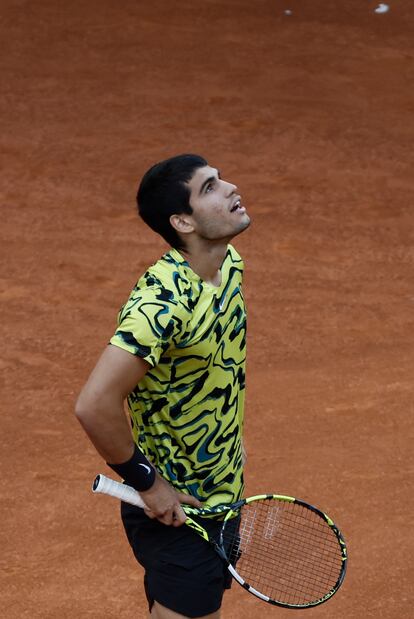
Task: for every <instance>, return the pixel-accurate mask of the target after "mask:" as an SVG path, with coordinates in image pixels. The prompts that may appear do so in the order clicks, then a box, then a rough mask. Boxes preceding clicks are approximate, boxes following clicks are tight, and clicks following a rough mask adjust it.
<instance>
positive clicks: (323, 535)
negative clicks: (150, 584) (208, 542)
mask: <svg viewBox="0 0 414 619" xmlns="http://www.w3.org/2000/svg"><path fill="white" fill-rule="evenodd" d="M219 544H220V546H221V549H222V552H223V554H225V556H226V560H227V562H228V564H229V570H230V572H231V573H232V576H233V577H234V578H235V579H236V580H237V582H238V583H239V584H240V585H242V586H243V587H244V588H245V589H247V590H248V591H249V592H250V593H253V594H254V595H256V596H257V597H259V598H260V599H262V600H265V601H266V602H269V603H270V604H275V605H277V606H282V607H284V608H296V609H301V608H302V609H303V608H309V607H313V606H317V605H319V604H322V603H323V602H326V601H327V600H329V599H330V598H331V597H332V596H333V595H334V594H335V593H336V592H337V591H338V589H339V587H340V586H341V584H342V582H343V580H344V578H345V573H346V566H347V548H346V545H345V540H344V538H343V536H342V534H341V532H340V531H339V529H338V527H337V526H336V525H335V524H334V523H333V521H332V520H331V519H330V518H329V516H327V515H326V514H324V513H323V512H322V511H320V510H319V509H317V508H316V507H314V506H313V505H310V504H308V503H306V502H304V501H301V500H300V499H296V498H294V497H289V496H284V495H272V494H268V495H259V496H254V497H249V498H247V499H244V500H243V501H240V502H239V503H238V504H237V506H233V508H232V509H231V510H230V511H228V512H227V513H226V514H225V517H224V522H223V527H222V531H221V535H220V541H219Z"/></svg>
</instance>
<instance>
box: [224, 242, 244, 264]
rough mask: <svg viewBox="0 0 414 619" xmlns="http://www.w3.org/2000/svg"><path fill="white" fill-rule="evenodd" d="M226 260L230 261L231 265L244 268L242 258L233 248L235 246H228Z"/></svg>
mask: <svg viewBox="0 0 414 619" xmlns="http://www.w3.org/2000/svg"><path fill="white" fill-rule="evenodd" d="M226 260H229V261H230V262H231V263H233V264H236V265H238V266H239V267H240V268H241V269H243V268H244V262H243V258H242V257H241V255H240V254H239V252H238V251H237V249H236V248H235V247H233V245H228V246H227V254H226Z"/></svg>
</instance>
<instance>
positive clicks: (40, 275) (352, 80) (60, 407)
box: [0, 0, 414, 619]
mask: <svg viewBox="0 0 414 619" xmlns="http://www.w3.org/2000/svg"><path fill="white" fill-rule="evenodd" d="M376 5H377V3H376V2H371V1H370V0H347V1H346V2H339V1H337V0H335V1H334V0H329V1H328V0H324V1H322V0H312V1H311V0H309V1H308V0H303V1H299V0H295V1H293V0H291V1H289V2H287V1H286V2H284V1H282V0H280V1H278V0H272V1H271V0H253V1H252V0H203V1H202V2H197V1H196V0H181V2H180V3H175V2H172V1H171V2H170V1H169V0H152V1H151V2H143V1H138V0H135V1H132V0H126V1H124V2H117V1H116V0H112V1H110V0H101V1H100V2H98V1H97V0H91V1H88V2H81V1H80V0H72V1H71V2H68V3H65V2H60V1H57V2H56V1H52V0H43V1H39V2H28V1H24V0H14V1H13V0H3V2H2V3H1V15H0V37H1V41H2V43H1V46H2V52H1V56H0V71H1V77H0V80H1V89H0V102H1V118H2V130H1V134H0V141H1V169H2V173H1V227H2V232H1V236H2V240H1V250H0V251H1V265H2V273H1V280H0V283H1V289H0V299H1V309H2V320H1V339H2V347H1V352H0V367H1V376H2V378H1V380H2V383H1V393H2V395H1V408H2V413H1V422H0V423H1V464H2V475H1V482H0V483H1V510H2V526H1V537H2V540H1V549H2V552H1V558H0V570H1V572H0V573H1V577H0V578H1V584H0V592H1V593H0V599H1V608H2V610H1V611H0V613H1V615H2V617H5V619H21V618H23V617H30V618H39V619H40V618H41V619H49V618H53V619H54V618H59V619H81V618H87V617H88V618H93V619H110V618H114V619H115V618H116V619H133V618H141V617H145V604H144V598H143V594H142V588H141V579H142V573H141V571H140V568H139V567H138V566H137V565H136V564H135V561H134V559H133V557H132V553H131V552H130V550H129V547H128V545H127V542H126V538H125V537H124V534H123V531H122V530H121V524H120V521H119V518H118V506H117V503H116V501H114V500H112V499H109V498H105V497H97V496H93V495H92V493H91V491H90V486H91V481H92V480H93V478H94V476H95V474H96V473H97V472H100V471H101V472H106V473H107V472H108V469H106V467H105V466H104V465H103V463H102V462H101V460H100V458H99V457H98V455H97V454H96V453H95V451H94V449H93V448H92V447H91V446H90V444H89V443H88V440H87V439H86V437H85V436H84V434H83V432H82V431H81V428H80V426H79V425H78V423H77V421H76V420H75V418H74V415H73V408H74V402H75V400H76V396H77V394H78V392H79V390H80V388H81V386H82V384H83V383H84V381H85V380H86V378H87V376H88V374H89V372H90V370H91V369H92V367H93V365H94V363H95V361H96V359H97V357H98V355H99V354H100V352H101V350H102V349H103V348H104V347H105V345H106V343H107V341H108V339H109V338H110V336H111V334H112V332H113V330H114V327H115V318H116V314H117V311H118V308H119V307H120V305H121V304H122V303H123V301H124V300H125V299H126V297H127V295H128V294H129V291H130V289H131V287H132V286H133V284H134V282H135V280H136V278H137V277H138V276H139V275H140V274H141V272H142V271H143V270H144V269H145V267H146V266H148V265H149V264H151V263H152V262H154V261H155V260H156V259H157V258H158V257H159V255H160V254H161V253H163V252H164V251H165V249H166V246H165V245H164V244H163V242H162V241H161V240H160V239H158V238H157V237H156V236H155V235H154V234H153V233H152V232H150V231H148V230H147V229H146V228H145V227H144V225H143V224H142V223H141V222H140V221H139V220H138V218H137V217H136V213H135V204H134V196H135V191H136V187H137V183H138V180H139V179H140V177H141V176H142V174H143V173H144V172H145V170H146V169H147V168H148V167H149V166H150V165H151V164H152V163H154V162H155V161H158V160H160V159H162V158H164V157H167V156H170V155H173V154H178V153H181V152H188V151H189V152H197V153H200V154H202V155H204V156H205V157H206V158H207V159H208V160H209V161H210V163H211V164H212V165H214V166H216V167H219V168H220V170H221V172H222V175H223V177H224V178H227V179H228V180H231V181H233V182H235V183H236V184H237V185H238V187H239V189H240V192H241V194H242V196H243V199H244V202H245V204H246V206H247V207H248V210H249V213H250V214H251V216H252V220H253V223H252V226H251V227H250V229H249V230H248V231H247V232H246V233H245V234H244V235H242V236H240V237H239V238H238V239H236V241H235V245H236V247H237V248H238V250H239V251H240V252H241V253H242V255H243V257H244V259H245V265H246V277H245V297H246V300H247V304H248V314H249V318H248V320H249V341H248V348H249V351H248V377H247V410H246V439H245V440H246V445H247V449H248V453H249V462H248V468H247V471H246V478H247V494H252V493H254V494H255V493H257V492H267V491H274V492H280V493H287V494H294V495H296V496H298V497H300V498H303V499H305V500H307V501H309V502H311V503H312V502H313V503H314V504H317V505H318V506H319V507H321V508H322V509H324V510H325V511H326V512H328V513H329V514H331V515H332V516H333V517H334V519H335V520H336V521H337V523H338V524H339V526H340V527H341V529H342V530H343V532H344V535H345V537H346V539H347V542H348V545H349V553H350V561H349V571H348V575H347V578H346V580H345V583H344V586H343V588H342V589H341V591H340V592H339V593H338V594H337V596H335V597H334V598H333V599H332V600H331V601H330V602H328V603H327V604H325V605H324V606H321V607H320V608H318V609H313V610H307V611H298V612H297V614H296V615H295V611H288V610H282V609H277V608H274V607H271V606H268V605H266V604H264V603H261V602H259V601H257V600H256V599H255V598H253V596H250V595H249V594H247V593H245V592H244V591H243V590H242V589H241V588H240V587H238V586H237V585H234V586H233V589H232V591H231V593H230V594H229V595H227V597H226V598H225V602H224V612H223V619H239V618H242V619H247V618H250V617H260V618H270V617H275V618H276V617H293V616H300V617H302V616H304V617H306V619H311V618H312V617H315V618H316V617H318V618H321V619H322V618H329V619H332V618H333V619H343V618H344V619H345V618H347V619H366V618H368V617H372V618H375V619H379V618H387V619H391V618H392V619H403V618H409V617H412V616H413V609H412V608H413V607H412V591H413V589H412V587H413V580H412V568H413V560H412V556H413V551H414V548H413V534H412V509H413V504H414V501H413V496H412V495H413V493H412V480H413V474H412V470H413V456H412V441H413V412H414V411H413V399H414V381H413V377H414V348H413V345H414V319H413V312H414V211H413V209H414V180H413V164H414V156H413V145H414V123H413V112H414V53H413V48H414V43H413V41H414V21H413V13H414V7H413V5H412V2H410V0H395V1H392V0H390V11H389V12H388V13H386V14H382V15H378V14H376V13H374V8H375V6H376ZM285 9H291V10H292V11H293V13H292V15H290V16H287V15H285V14H284V10H285ZM410 512H411V524H410ZM410 598H411V600H410ZM292 613H293V615H292Z"/></svg>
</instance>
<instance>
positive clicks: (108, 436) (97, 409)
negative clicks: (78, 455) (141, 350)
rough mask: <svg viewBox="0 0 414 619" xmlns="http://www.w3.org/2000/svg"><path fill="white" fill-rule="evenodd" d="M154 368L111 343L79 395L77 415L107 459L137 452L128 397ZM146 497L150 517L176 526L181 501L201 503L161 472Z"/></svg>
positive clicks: (123, 458)
mask: <svg viewBox="0 0 414 619" xmlns="http://www.w3.org/2000/svg"><path fill="white" fill-rule="evenodd" d="M150 367H151V366H150V365H149V364H148V363H147V362H146V361H144V360H143V359H140V358H139V357H136V356H134V355H132V354H130V353H129V352H127V351H125V350H122V349H121V348H118V347H117V346H112V345H109V346H108V347H107V348H106V349H105V351H104V352H103V354H102V355H101V357H100V359H99V361H98V363H97V364H96V366H95V368H94V370H93V371H92V373H91V375H90V377H89V379H88V381H87V383H86V384H85V386H84V387H83V389H82V391H81V393H80V395H79V398H78V401H77V403H76V408H75V414H76V417H77V418H78V420H79V422H80V423H81V425H82V427H83V429H84V430H85V432H86V434H87V435H88V437H89V438H90V440H91V441H92V443H93V445H94V446H95V448H96V450H97V451H98V452H99V454H100V455H101V456H102V458H104V460H105V461H106V462H111V463H113V464H118V463H122V462H126V461H127V460H129V459H130V458H131V456H132V454H133V451H134V441H133V438H132V434H131V428H130V425H129V423H128V420H127V417H126V414H125V411H124V400H125V398H126V397H127V395H128V394H129V393H131V391H132V390H133V389H134V388H135V386H136V385H137V383H138V382H139V381H140V380H141V379H142V378H143V377H144V376H145V374H146V373H147V371H148V370H149V369H150ZM142 496H143V499H144V501H145V503H146V504H147V505H148V507H149V508H150V509H149V511H148V515H149V516H151V517H155V518H158V520H160V521H161V522H163V523H164V524H173V525H174V526H179V525H180V524H183V522H184V521H185V514H184V512H183V510H182V508H181V505H180V503H188V504H190V505H193V506H195V507H199V506H200V503H199V502H198V501H197V500H196V499H195V498H193V497H191V496H189V495H186V494H182V493H179V492H176V491H175V490H174V488H173V487H172V486H170V485H169V484H168V483H167V482H166V481H165V480H163V479H162V478H161V477H160V475H158V474H157V475H156V478H155V482H154V485H153V486H152V487H151V488H150V489H149V490H147V491H145V492H142Z"/></svg>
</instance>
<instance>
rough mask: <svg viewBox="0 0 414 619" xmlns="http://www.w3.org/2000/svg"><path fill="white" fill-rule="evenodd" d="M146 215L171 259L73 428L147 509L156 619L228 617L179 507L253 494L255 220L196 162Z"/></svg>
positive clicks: (145, 287)
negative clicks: (249, 236)
mask: <svg viewBox="0 0 414 619" xmlns="http://www.w3.org/2000/svg"><path fill="white" fill-rule="evenodd" d="M137 203H138V211H139V214H140V216H141V217H142V219H143V220H144V222H145V223H146V224H148V226H150V228H152V229H153V230H154V231H155V232H157V233H159V234H160V235H161V236H162V237H163V238H164V239H165V240H166V241H167V243H168V244H169V245H170V247H171V249H170V250H169V251H168V252H167V253H166V254H165V255H163V256H162V257H161V258H160V259H159V260H158V262H156V263H155V264H154V265H153V266H151V267H149V268H148V270H147V271H146V272H145V273H144V274H143V275H142V277H141V278H140V279H139V280H138V282H137V284H136V285H135V287H134V289H133V290H132V292H131V294H130V296H129V299H128V300H127V301H126V303H125V305H124V306H123V307H122V308H121V310H120V313H119V316H118V326H117V329H116V331H115V333H114V335H113V337H112V339H111V340H110V344H109V345H108V346H107V347H106V349H105V350H104V352H103V354H102V356H101V358H100V359H99V361H98V363H97V365H96V367H95V368H94V370H93V372H92V374H91V376H90V377H89V379H88V381H87V383H86V385H85V386H84V388H83V390H82V392H81V394H80V396H79V398H78V402H77V405H76V416H77V418H78V419H79V421H80V423H81V424H82V426H83V428H84V430H85V431H86V433H87V434H88V436H89V438H90V439H91V441H92V442H93V444H94V446H95V448H96V449H97V451H98V452H99V453H100V455H101V456H102V457H103V458H104V459H105V461H106V462H107V464H108V465H109V466H110V467H111V468H112V469H113V470H114V471H116V473H117V474H119V476H120V477H122V479H124V480H125V482H126V483H128V484H129V485H131V486H133V487H134V488H136V489H137V490H138V491H139V492H140V493H141V494H142V497H143V499H144V501H145V503H146V505H147V506H148V509H147V510H145V511H144V510H141V509H139V508H136V507H133V506H130V505H127V504H125V503H122V507H121V514H122V520H123V524H124V527H125V531H126V535H127V537H128V540H129V543H130V545H131V547H132V549H133V552H134V554H135V557H136V559H137V560H138V562H139V563H140V564H141V565H142V566H143V567H144V570H145V576H144V585H145V591H146V595H147V599H148V604H149V612H150V616H151V618H152V619H154V618H155V619H177V618H178V619H179V618H187V617H204V618H209V619H219V617H220V607H221V602H222V597H223V593H224V590H225V589H226V588H229V586H230V577H229V576H228V571H227V569H226V568H225V566H224V564H223V563H222V561H221V560H220V558H219V557H218V556H217V554H216V553H215V552H214V550H213V549H212V548H211V547H210V546H209V544H206V543H205V542H204V541H203V540H202V539H201V538H200V537H199V536H198V535H196V534H195V533H194V532H193V531H191V529H190V528H189V527H186V526H184V527H182V526H181V525H182V524H183V523H184V522H185V518H186V516H185V514H184V512H183V510H182V507H181V504H182V503H185V504H188V505H191V506H194V507H201V505H202V504H204V505H207V506H209V507H210V506H215V505H218V504H220V503H233V502H234V501H236V500H238V499H239V498H241V496H242V494H243V462H244V455H243V445H242V429H243V406H244V391H245V353H246V314H245V305H244V300H243V295H242V289H241V285H242V275H243V262H242V259H241V257H240V256H239V254H238V253H237V251H236V250H235V249H234V247H233V246H232V245H230V241H231V240H232V239H233V238H234V237H235V236H237V235H238V234H240V233H241V232H243V230H245V229H246V228H247V227H248V226H249V224H250V218H249V216H248V214H247V212H246V209H245V207H244V206H243V204H242V202H241V198H240V195H239V193H238V189H237V187H236V186H235V185H233V184H232V183H229V182H227V181H225V180H223V179H222V178H221V177H220V173H219V171H218V170H217V169H216V168H214V167H211V166H210V165H209V164H208V163H207V161H206V160H205V159H203V158H202V157H200V156H198V155H180V156H177V157H173V158H171V159H167V160H165V161H162V162H160V163H158V164H156V165H154V166H153V167H152V168H150V170H148V172H147V173H146V174H145V175H144V177H143V179H142V181H141V184H140V187H139V190H138V194H137ZM125 400H126V401H127V406H128V409H129V417H130V423H129V422H128V420H127V415H126V414H125V412H124V401H125ZM131 430H132V431H131ZM204 526H206V525H204ZM207 526H208V528H209V530H211V531H213V532H214V531H215V529H217V530H218V526H219V525H218V524H217V521H215V520H214V518H211V519H209V520H208V522H207ZM137 616H138V615H137Z"/></svg>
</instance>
